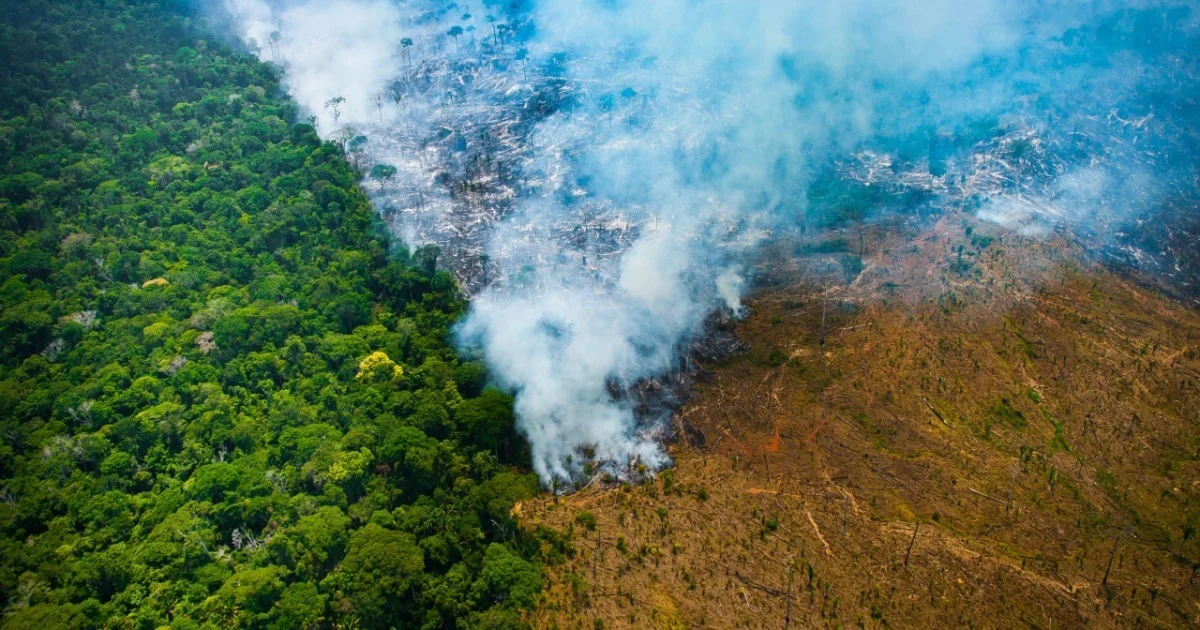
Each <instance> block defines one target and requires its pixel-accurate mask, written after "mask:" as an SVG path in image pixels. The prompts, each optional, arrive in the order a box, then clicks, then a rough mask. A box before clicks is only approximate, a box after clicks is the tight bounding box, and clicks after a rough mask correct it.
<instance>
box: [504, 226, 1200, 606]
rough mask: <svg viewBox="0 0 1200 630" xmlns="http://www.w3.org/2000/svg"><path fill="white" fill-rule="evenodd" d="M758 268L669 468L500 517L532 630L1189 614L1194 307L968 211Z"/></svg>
mask: <svg viewBox="0 0 1200 630" xmlns="http://www.w3.org/2000/svg"><path fill="white" fill-rule="evenodd" d="M770 256H771V260H772V264H771V266H770V271H769V274H770V275H769V276H763V277H760V278H759V280H760V282H759V284H760V285H761V286H762V287H764V288H763V289H762V290H760V292H759V294H758V296H757V298H756V299H754V300H753V301H752V302H751V304H750V308H751V315H750V316H749V317H748V318H747V319H746V320H744V321H742V322H739V323H738V324H736V333H737V335H738V336H739V337H740V338H741V339H742V340H743V341H744V342H746V343H747V344H748V345H749V346H750V350H749V351H747V352H745V353H742V354H739V355H737V356H734V357H732V358H730V359H728V360H726V361H724V362H722V363H720V364H717V365H710V366H706V368H705V371H704V372H703V373H702V374H701V377H700V379H699V381H698V383H697V385H696V388H695V391H694V396H693V398H692V400H691V402H690V403H689V405H688V406H687V408H686V409H685V410H684V412H683V413H682V414H680V416H679V418H678V422H679V427H680V429H681V430H680V431H678V434H679V436H680V439H679V441H678V442H676V443H675V444H673V446H672V449H671V453H672V456H673V457H674V459H675V467H674V468H673V469H671V470H669V471H665V472H663V473H662V474H660V475H659V477H658V478H657V480H655V481H654V482H652V483H646V484H642V485H634V486H630V485H613V484H605V483H604V482H603V481H602V480H597V481H596V482H595V483H593V484H591V485H590V486H589V487H588V488H587V489H585V490H584V491H581V492H578V493H576V494H572V495H569V496H565V497H559V498H555V497H552V496H548V495H547V496H544V497H542V498H540V499H539V500H537V501H534V502H530V503H526V504H524V505H521V506H518V510H519V511H520V513H521V516H522V520H523V522H524V524H525V526H526V527H527V528H529V529H530V530H534V529H537V528H539V527H541V528H544V529H543V532H548V531H553V532H557V533H558V534H560V535H561V539H559V543H558V544H551V541H550V540H549V539H551V538H553V536H550V535H547V534H544V537H545V538H547V542H546V543H545V544H544V545H543V553H544V555H545V557H546V558H547V560H548V561H549V562H550V565H549V591H548V593H547V595H546V596H545V598H544V600H543V602H542V605H541V607H540V609H539V610H538V611H537V612H536V613H535V614H534V615H533V616H532V617H531V621H532V622H533V623H534V624H535V625H537V626H540V627H560V628H576V627H586V628H598V627H606V628H608V627H613V628H616V627H636V628H644V627H661V628H685V627H767V628H779V627H787V626H789V625H790V626H791V627H796V628H799V627H813V626H817V627H839V626H841V627H882V626H885V625H889V626H896V627H981V628H991V627H1021V626H1030V627H1041V628H1054V627H1078V626H1083V625H1088V626H1090V627H1133V626H1147V627H1183V626H1191V625H1194V624H1197V623H1200V571H1198V569H1197V566H1198V565H1197V563H1198V562H1200V541H1198V539H1200V536H1198V535H1197V532H1196V530H1197V528H1198V527H1200V312H1197V310H1195V309H1194V308H1190V307H1188V306H1183V305H1180V304H1178V303H1177V302H1174V301H1172V300H1169V299H1167V298H1165V297H1163V296H1161V295H1158V294H1157V293H1155V292H1153V291H1151V290H1149V289H1146V288H1145V287H1143V286H1141V285H1138V284H1136V283H1134V282H1132V281H1131V280H1129V279H1126V278H1122V277H1118V276H1117V275H1114V274H1113V273H1111V272H1109V271H1107V270H1105V269H1103V268H1101V267H1099V266H1097V265H1095V264H1092V263H1089V262H1086V258H1085V256H1084V255H1083V252H1081V251H1080V248H1079V246H1078V245H1077V244H1075V243H1073V242H1071V241H1069V240H1066V239H1064V238H1061V237H1057V236H1051V237H1048V238H1047V237H1041V238H1037V239H1031V238H1023V237H1021V236H1019V235H1018V234H1015V233H1006V232H1004V231H1001V230H997V229H996V228H994V227H989V226H985V225H981V224H978V223H975V222H973V220H970V219H966V218H964V217H962V216H961V215H952V216H949V217H947V218H944V219H942V220H941V221H940V222H939V223H937V224H936V225H935V226H933V227H932V228H929V229H925V230H922V231H921V232H919V233H912V232H909V233H905V231H904V229H902V228H900V227H898V226H891V227H888V228H886V229H884V228H882V227H877V228H873V229H872V230H869V231H864V232H862V233H859V232H847V233H845V234H843V235H841V238H840V239H837V238H830V237H826V238H824V239H823V240H820V241H816V242H809V243H787V244H780V245H778V246H777V247H776V248H775V251H773V252H772V253H771V254H770ZM780 261H787V262H785V264H782V265H780ZM763 269H764V270H765V269H767V267H766V266H764V267H763ZM763 273H764V274H765V273H768V272H767V271H763Z"/></svg>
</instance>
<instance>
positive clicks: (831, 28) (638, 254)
mask: <svg viewBox="0 0 1200 630" xmlns="http://www.w3.org/2000/svg"><path fill="white" fill-rule="evenodd" d="M225 4H226V8H227V9H228V11H229V13H230V14H232V16H233V17H234V21H235V23H236V24H237V25H238V28H239V30H240V36H241V37H242V39H243V40H245V41H250V40H253V41H254V43H255V44H256V45H257V47H258V51H259V52H258V54H259V55H260V56H261V57H262V58H264V59H268V60H274V61H276V62H277V63H279V64H281V65H283V66H284V67H285V68H286V71H287V79H286V84H287V86H288V88H289V89H290V90H291V91H292V94H293V95H294V96H295V98H296V99H297V100H298V102H299V103H300V105H301V106H302V107H303V108H305V109H306V110H307V111H308V112H310V113H311V114H312V115H314V116H316V117H317V118H316V120H317V121H318V123H319V125H320V130H321V132H322V133H323V134H324V135H326V136H327V137H343V138H346V137H351V136H354V135H357V134H360V133H361V134H363V137H364V139H367V142H366V146H367V147H368V148H367V149H366V152H367V153H368V154H369V156H368V157H369V160H370V161H373V162H385V163H388V164H392V165H395V166H397V167H398V169H399V173H398V174H397V175H396V176H395V177H394V178H392V179H390V180H388V181H380V182H370V183H369V184H368V185H369V186H370V187H372V188H371V190H372V191H373V192H374V193H375V195H376V198H377V202H378V204H379V207H380V209H381V211H383V212H384V213H385V215H386V216H388V217H389V218H390V220H392V221H393V222H394V225H395V226H396V229H397V230H398V231H401V232H402V233H403V234H404V235H405V236H406V239H407V240H408V242H409V243H410V244H412V245H419V244H422V243H423V242H425V241H430V242H435V243H438V244H441V245H443V250H444V251H445V252H446V253H447V254H453V253H455V252H453V251H450V250H452V249H453V250H461V251H462V252H465V254H463V255H461V256H459V257H458V258H456V259H455V260H454V263H453V265H454V266H455V271H456V272H460V277H463V278H466V275H464V274H466V273H467V271H469V270H478V273H475V275H473V276H471V277H472V278H474V280H471V281H469V282H465V284H468V285H469V286H471V287H472V288H473V290H474V291H475V294H474V300H473V304H472V308H471V311H470V314H469V315H468V317H467V318H466V320H465V321H464V322H463V323H462V324H461V326H460V329H459V336H460V339H461V341H462V343H463V344H464V347H467V348H469V349H479V350H480V351H482V353H483V356H484V357H485V358H486V360H487V361H488V363H489V365H490V367H491V369H492V372H493V375H494V377H495V378H496V379H497V381H498V382H499V383H500V384H501V385H503V386H505V387H508V388H510V389H511V390H513V391H514V392H515V393H516V407H517V413H518V416H519V422H520V427H521V429H522V430H523V431H524V433H525V434H526V436H527V437H528V438H529V440H530V443H531V446H532V450H533V456H534V462H533V463H534V467H535V468H536V470H537V471H538V473H539V474H540V475H541V476H542V478H543V480H545V481H547V482H551V481H554V480H578V479H579V478H580V475H581V474H582V473H583V471H584V470H585V466H587V465H589V464H591V465H594V466H598V467H599V468H600V469H602V470H608V471H610V472H614V473H616V474H618V475H619V474H623V473H624V472H625V471H627V470H629V468H628V467H629V466H630V465H631V464H634V463H641V464H645V465H647V466H649V467H651V468H654V467H658V466H661V465H662V464H664V463H665V462H666V456H665V454H664V452H663V450H662V447H661V445H660V440H659V438H658V436H657V435H656V432H655V430H656V429H657V428H658V425H657V424H656V423H655V422H654V421H653V418H651V419H649V421H648V420H647V419H646V418H642V419H640V420H639V419H638V418H636V417H635V411H634V408H633V403H632V402H631V399H630V398H629V397H628V396H626V395H624V392H628V391H630V390H631V389H632V388H634V387H636V385H637V384H638V383H639V382H640V381H642V380H644V379H647V378H652V377H654V376H656V375H660V374H663V373H664V372H667V371H670V370H673V369H676V368H677V367H678V364H679V362H680V361H681V360H683V358H682V357H683V355H682V352H681V347H682V345H683V344H685V343H686V342H687V341H688V340H689V339H690V338H692V337H693V336H694V335H697V334H700V333H701V332H702V330H701V329H702V326H703V322H704V321H705V318H706V317H707V316H708V315H710V314H711V313H712V312H713V311H714V310H718V309H725V310H727V311H729V312H732V313H735V314H736V313H739V312H740V311H741V310H742V306H741V298H742V295H741V294H742V292H743V290H744V288H745V286H746V279H745V278H744V276H743V274H742V262H743V261H744V259H745V254H746V253H747V252H748V251H751V250H753V248H755V247H756V245H757V244H758V243H759V242H760V241H762V240H763V239H764V238H768V237H769V236H770V235H772V234H777V233H779V232H780V231H786V230H788V229H793V228H795V227H796V226H797V225H800V224H803V223H806V222H819V221H816V220H815V219H814V216H816V215H818V214H819V213H818V212H817V209H814V208H810V207H809V204H810V198H811V195H810V194H809V191H810V186H811V185H812V184H813V183H814V181H816V180H817V179H818V178H820V177H828V176H829V173H830V172H833V173H835V174H837V175H836V176H838V177H842V178H846V179H859V180H865V181H868V183H869V182H871V181H873V178H875V177H876V175H875V174H874V171H872V174H871V175H869V177H865V178H864V177H862V176H861V175H860V174H856V173H846V172H840V171H838V170H837V169H838V168H839V167H840V166H845V165H846V164H855V163H858V164H862V163H867V162H870V161H871V160H872V159H875V158H878V157H879V156H881V155H885V154H886V155H889V156H890V155H901V154H903V155H905V156H906V157H905V159H904V160H897V161H892V160H891V158H890V157H889V158H887V160H885V161H886V162H887V164H886V165H885V166H884V167H883V168H881V169H879V170H880V171H881V172H883V173H884V174H883V175H881V176H880V177H882V180H880V181H883V182H884V183H887V184H889V185H891V186H893V187H900V188H903V187H904V186H917V187H921V188H922V190H923V191H924V192H926V193H928V194H929V195H931V196H932V195H940V196H943V197H946V198H947V199H949V200H950V202H952V203H955V204H958V206H959V207H961V208H963V209H968V210H971V211H974V212H977V214H978V216H979V217H980V218H982V219H984V220H990V221H994V222H996V223H999V224H1001V225H1006V226H1009V227H1013V228H1014V229H1019V230H1020V231H1021V232H1022V233H1025V234H1029V235H1037V234H1041V233H1044V232H1045V231H1047V230H1048V229H1049V227H1050V226H1052V225H1054V224H1056V223H1057V222H1062V221H1065V222H1068V223H1071V224H1087V225H1095V224H1097V223H1098V222H1099V221H1100V220H1101V218H1104V219H1105V220H1109V219H1112V220H1119V219H1121V218H1122V217H1126V218H1127V217H1128V216H1129V214H1128V213H1130V212H1141V211H1142V210H1144V209H1145V208H1146V202H1145V200H1146V198H1149V197H1152V196H1153V194H1154V193H1153V191H1152V190H1151V189H1152V188H1153V186H1151V185H1150V180H1151V179H1153V178H1148V177H1146V176H1145V174H1147V173H1156V174H1157V173H1158V172H1159V171H1158V170H1157V168H1156V167H1155V166H1153V165H1151V166H1148V167H1147V166H1141V165H1138V164H1137V163H1138V160H1137V159H1134V160H1133V162H1130V161H1129V160H1127V159H1123V158H1126V157H1128V156H1129V154H1130V153H1134V154H1136V153H1137V151H1138V150H1140V149H1132V150H1130V149H1128V148H1127V147H1128V145H1129V144H1130V143H1132V142H1134V140H1133V138H1134V137H1140V138H1142V139H1141V140H1138V141H1137V142H1142V143H1143V145H1142V146H1146V143H1148V142H1150V141H1149V140H1146V138H1148V137H1165V136H1166V135H1167V133H1168V131H1167V130H1165V129H1158V130H1153V129H1142V130H1140V131H1139V130H1138V129H1131V128H1130V127H1129V126H1128V125H1125V124H1124V123H1114V122H1113V119H1112V118H1111V117H1109V118H1104V114H1105V113H1107V112H1109V111H1112V112H1116V113H1115V114H1113V115H1116V116H1117V117H1118V119H1120V120H1122V121H1124V120H1125V119H1126V118H1129V119H1132V118H1133V117H1134V114H1136V113H1137V112H1127V111H1124V110H1125V109H1127V108H1128V107H1130V102H1131V101H1130V99H1131V98H1132V95H1135V94H1137V93H1138V92H1139V91H1140V90H1143V89H1144V88H1145V87H1146V86H1147V85H1155V86H1158V87H1160V88H1161V89H1162V90H1164V91H1166V92H1168V93H1170V92H1171V90H1173V89H1176V87H1177V86H1176V87H1172V85H1173V83H1172V82H1173V81H1174V82H1176V83H1177V82H1178V81H1179V73H1178V72H1174V73H1172V72H1166V73H1165V74H1164V73H1161V72H1160V73H1158V74H1155V72H1154V71H1153V70H1152V68H1151V67H1150V66H1152V65H1153V63H1157V62H1161V61H1163V59H1168V58H1171V51H1172V49H1173V47H1172V46H1171V45H1169V44H1167V45H1160V46H1159V48H1158V49H1156V50H1157V52H1155V53H1154V55H1158V56H1157V57H1155V56H1154V55H1150V56H1149V57H1148V56H1147V55H1146V54H1142V53H1140V52H1137V51H1136V50H1135V49H1136V46H1131V45H1123V44H1122V43H1121V42H1120V41H1118V42H1117V43H1116V44H1113V43H1112V42H1111V41H1109V40H1103V38H1102V37H1101V35H1103V34H1104V33H1107V32H1109V31H1105V30H1104V28H1109V29H1110V30H1112V29H1116V32H1122V33H1123V32H1127V31H1128V30H1129V29H1128V28H1126V26H1127V25H1126V22H1128V21H1129V20H1134V21H1135V22H1136V20H1137V19H1140V18H1138V17H1137V16H1136V15H1135V17H1133V18H1128V19H1126V18H1122V17H1121V16H1122V15H1123V13H1122V11H1125V10H1130V11H1133V10H1136V11H1139V12H1140V13H1137V15H1143V14H1145V15H1150V16H1152V17H1157V19H1159V20H1160V22H1159V24H1168V23H1169V24H1170V25H1171V28H1172V29H1178V30H1177V31H1172V33H1173V36H1174V37H1177V38H1178V39H1179V41H1180V42H1194V41H1195V37H1194V35H1195V31H1196V27H1195V25H1196V16H1194V15H1192V12H1191V11H1190V10H1187V7H1186V4H1185V3H1152V2H1149V1H1147V2H1116V1H1111V2H1109V1H1095V2H1057V1H1044V2H1024V1H1017V0H974V1H972V2H967V3H963V2H956V1H953V0H927V1H925V2H895V1H890V0H843V1H841V2H808V1H793V2H782V1H780V2H774V1H769V0H759V1H748V2H734V1H730V0H636V1H635V0H606V1H599V0H538V1H537V2H535V3H533V4H532V5H530V8H528V9H521V10H520V11H515V12H513V13H509V14H504V13H501V12H500V10H499V9H488V8H487V7H477V8H478V9H480V12H481V13H485V12H486V11H488V10H494V11H495V12H496V13H495V15H494V16H493V17H495V18H496V20H495V21H497V22H500V23H502V24H505V23H508V24H512V25H514V28H513V29H512V30H511V32H510V34H508V35H506V36H505V37H500V33H499V31H497V30H494V25H492V24H491V23H489V22H484V21H483V20H482V16H479V15H473V14H472V11H471V8H470V7H468V6H466V5H462V6H460V5H457V4H453V3H446V2H433V1H428V2H387V1H385V0H342V1H334V0H308V1H305V2H272V3H268V2H265V1H263V0H226V2H225ZM1177 5H1178V6H1177ZM1181 6H1182V7H1183V10H1182V11H1181V10H1180V7H1181ZM1172 12H1173V13H1172ZM1113 16H1117V17H1115V18H1114V17H1113ZM1104 20H1109V21H1110V22H1113V23H1114V24H1115V25H1116V26H1115V27H1105V26H1104V24H1100V26H1097V24H1099V23H1100V22H1103V21H1104ZM1122 20H1125V21H1124V22H1123V21H1122ZM516 25H520V27H521V28H519V29H517V28H515V26H516ZM454 27H458V28H462V29H463V31H462V32H461V33H459V35H458V37H457V38H451V37H449V36H448V35H447V33H448V31H449V29H451V28H454ZM1130 28H1132V29H1133V31H1134V32H1135V33H1136V32H1137V28H1143V27H1137V26H1136V24H1135V26H1134V27H1130ZM1144 28H1145V29H1148V32H1149V33H1150V34H1151V35H1152V36H1153V35H1155V34H1158V33H1160V32H1161V27H1155V26H1154V24H1151V25H1150V26H1148V27H1144ZM1122 29H1124V30H1122ZM1097 33H1100V34H1101V35H1097ZM273 34H274V35H273ZM1145 34H1146V33H1142V35H1143V36H1144V35H1145ZM489 35H490V38H489ZM406 37H407V38H411V39H412V40H413V42H412V46H403V45H402V38H406ZM1088 38H1091V39H1088ZM489 39H490V42H489ZM1101 40H1102V41H1101ZM1139 45H1140V44H1139ZM526 51H527V52H526ZM1131 51H1132V52H1131ZM526 57H527V58H526ZM1176 57H1178V56H1176ZM1147 59H1150V62H1148V61H1147ZM1139 77H1140V78H1139ZM1147 77H1149V78H1147ZM335 97H341V98H343V99H344V103H341V104H339V105H338V106H337V107H327V106H326V104H327V103H328V102H329V101H330V100H331V99H334V98H335ZM1133 108H1134V109H1136V107H1133ZM335 111H336V118H335ZM980 120H990V121H992V122H991V123H990V124H991V128H992V129H994V130H996V131H995V133H992V134H991V135H987V134H984V135H982V136H980V137H978V138H976V137H974V136H971V135H970V134H971V131H970V130H971V129H974V128H976V127H978V125H979V121H980ZM1097 121H1100V122H1097ZM348 126H354V127H355V128H356V130H355V131H353V132H349V131H348V130H347V127H348ZM1072 133H1074V134H1076V135H1079V134H1090V136H1088V137H1090V138H1092V139H1093V140H1094V143H1093V144H1094V145H1095V146H1090V147H1086V148H1081V147H1080V146H1079V145H1078V143H1076V144H1072V142H1074V141H1070V140H1065V139H1064V138H1068V137H1069V136H1070V134H1072ZM1104 134H1108V135H1104ZM1022 142H1024V143H1025V144H1022ZM939 143H941V144H949V145H951V146H950V148H949V149H946V150H944V151H942V152H943V153H948V154H949V155H950V156H951V157H950V158H948V159H947V158H944V157H938V155H937V154H938V145H939ZM958 144H962V145H965V147H967V149H969V150H967V149H964V147H962V146H957V145H958ZM1169 144H1170V143H1169V142H1166V141H1163V142H1160V143H1159V144H1157V145H1155V146H1156V147H1157V148H1159V149H1162V150H1164V151H1168V152H1170V151H1169V147H1168V145H1169ZM1027 145H1028V146H1032V147H1033V149H1032V152H1030V151H1029V150H1028V147H1027ZM913 146H916V149H913ZM1022 147H1025V148H1022ZM1122 147H1126V148H1125V149H1122ZM1164 147H1165V148H1164ZM965 150H966V152H967V153H970V155H964V151H965ZM1018 150H1020V151H1022V153H1021V156H1027V155H1034V156H1036V157H1037V158H1038V159H1037V160H1031V159H1028V158H1027V157H1019V156H1018V157H1014V153H1015V152H1016V151H1018ZM1175 153H1176V154H1177V153H1178V151H1176V152H1175ZM468 155H469V156H471V158H470V159H468V158H467V157H465V156H468ZM864 156H865V157H864ZM872 156H875V157H874V158H873V157H872ZM914 156H915V157H914ZM875 161H876V162H878V161H879V159H875ZM946 162H949V163H950V167H947V166H946V165H945V163H946ZM1118 162H1119V163H1121V164H1122V165H1123V166H1120V167H1118V166H1117V163H1118ZM1177 162H1178V160H1175V167H1176V168H1177V169H1178V167H1179V165H1178V163H1177ZM481 164H482V166H481ZM1131 164H1132V166H1130V165H1131ZM830 169H833V170H832V171H831V170H830ZM1185 170H1186V169H1185ZM1135 171H1137V172H1138V173H1140V174H1141V175H1140V176H1139V177H1137V178H1136V181H1138V182H1143V183H1145V184H1146V186H1145V187H1144V188H1141V189H1138V190H1139V192H1138V194H1139V195H1140V196H1141V198H1140V199H1139V200H1132V201H1137V202H1138V203H1130V204H1126V205H1124V206H1122V205H1121V204H1120V203H1117V200H1116V198H1115V197H1114V195H1115V194H1116V193H1118V192H1121V193H1124V194H1125V195H1126V196H1123V197H1122V198H1121V201H1131V200H1129V199H1128V198H1127V195H1128V191H1129V190H1130V188H1128V182H1130V181H1133V179H1131V178H1132V176H1133V173H1134V172H1135ZM457 179H461V180H462V182H463V184H461V185H458V184H455V183H453V182H454V180H457ZM447 182H449V183H447ZM456 186H457V187H456ZM478 190H484V191H485V192H483V193H480V192H475V191H478ZM1121 208H1126V209H1121ZM892 210H901V211H903V210H908V209H896V208H892ZM1101 211H1102V212H1103V213H1107V214H1104V216H1103V217H1101V216H1100V214H1097V213H1098V212H1101ZM821 212H824V209H821ZM1109 215H1119V216H1116V218H1115V219H1113V217H1111V216H1109ZM476 237H478V239H477V238H476ZM481 261H482V262H481ZM479 278H482V279H483V280H482V281H480V280H479Z"/></svg>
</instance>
